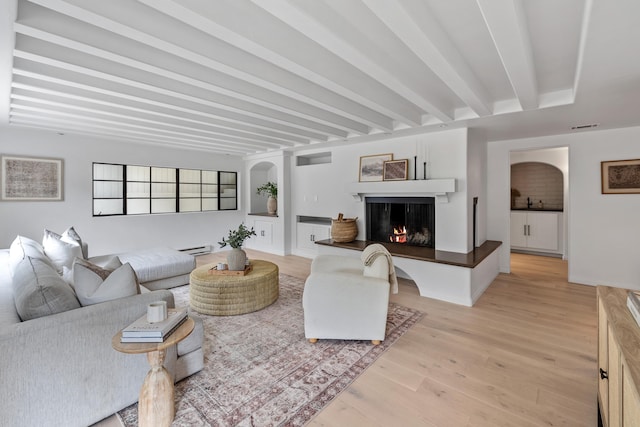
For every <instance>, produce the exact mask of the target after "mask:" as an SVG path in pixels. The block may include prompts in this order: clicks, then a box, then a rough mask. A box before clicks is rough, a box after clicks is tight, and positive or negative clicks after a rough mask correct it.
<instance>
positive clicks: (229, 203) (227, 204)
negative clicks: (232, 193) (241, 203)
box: [220, 198, 236, 210]
mask: <svg viewBox="0 0 640 427" xmlns="http://www.w3.org/2000/svg"><path fill="white" fill-rule="evenodd" d="M235 208H236V199H235V198H233V199H220V210H230V209H235Z"/></svg>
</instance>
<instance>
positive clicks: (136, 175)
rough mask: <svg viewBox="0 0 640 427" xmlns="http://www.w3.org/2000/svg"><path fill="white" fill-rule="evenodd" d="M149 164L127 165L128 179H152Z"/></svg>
mask: <svg viewBox="0 0 640 427" xmlns="http://www.w3.org/2000/svg"><path fill="white" fill-rule="evenodd" d="M149 178H150V168H149V166H127V181H147V182H148V181H150V179H149Z"/></svg>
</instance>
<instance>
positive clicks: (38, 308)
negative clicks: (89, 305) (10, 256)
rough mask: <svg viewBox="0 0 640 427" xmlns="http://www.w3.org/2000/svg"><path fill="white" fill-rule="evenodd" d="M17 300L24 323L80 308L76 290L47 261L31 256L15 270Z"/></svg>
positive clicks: (14, 279) (18, 309)
mask: <svg viewBox="0 0 640 427" xmlns="http://www.w3.org/2000/svg"><path fill="white" fill-rule="evenodd" d="M12 282H13V283H12V284H13V299H14V302H15V304H16V311H17V312H18V315H19V316H20V318H21V319H22V320H23V321H24V320H29V319H35V318H37V317H42V316H48V315H50V314H56V313H62V312H63V311H68V310H72V309H74V308H79V307H80V304H79V303H78V300H77V299H76V296H75V295H74V294H73V289H71V287H70V286H69V285H68V284H67V283H65V282H64V281H63V280H62V278H61V277H60V276H59V275H58V273H57V272H56V270H55V269H54V268H53V267H52V266H51V265H49V264H48V263H47V262H46V261H43V260H41V259H38V258H31V257H30V256H27V257H26V258H25V259H24V260H22V261H21V262H20V263H19V264H18V265H17V266H16V269H15V272H14V276H13V281H12Z"/></svg>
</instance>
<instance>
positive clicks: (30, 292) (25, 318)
mask: <svg viewBox="0 0 640 427" xmlns="http://www.w3.org/2000/svg"><path fill="white" fill-rule="evenodd" d="M68 231H69V229H68V230H67V231H65V233H63V235H64V237H63V235H57V234H55V233H49V234H47V231H45V236H44V237H43V242H42V243H40V242H38V241H35V240H33V239H29V238H26V237H24V236H18V237H16V240H15V241H14V242H13V243H12V245H11V247H10V248H9V249H1V250H0V378H1V379H2V380H1V381H0V407H1V410H0V413H1V414H2V416H1V417H0V426H18V425H19V426H44V425H46V426H67V427H68V426H87V425H90V424H93V423H95V422H97V421H99V420H101V419H103V418H105V417H107V416H109V415H111V414H113V413H115V412H117V411H119V410H120V409H123V408H125V407H127V406H128V405H130V404H132V403H135V402H136V401H137V400H138V394H139V392H140V387H141V385H142V382H143V380H144V377H145V376H146V374H147V372H148V371H149V364H148V362H147V359H146V357H145V355H133V354H123V353H120V352H118V351H115V350H114V349H113V348H112V347H111V338H112V337H113V336H114V335H115V334H116V333H117V332H118V331H119V330H120V329H122V328H123V327H125V326H127V325H128V324H130V323H131V322H133V321H134V320H135V319H137V318H139V317H140V316H142V315H144V314H145V313H146V309H147V305H148V304H149V303H151V302H154V301H159V300H162V301H166V302H167V304H168V306H169V307H174V298H173V294H172V293H171V291H169V290H167V289H165V288H169V287H172V286H178V285H183V284H185V283H188V277H189V273H190V271H191V270H192V269H193V268H194V267H195V259H194V258H193V256H191V255H188V254H183V253H181V252H179V251H175V250H172V249H168V248H157V249H152V250H145V251H135V252H130V253H123V254H118V256H101V257H94V258H87V257H86V244H84V243H83V242H81V241H80V240H79V239H78V240H77V241H76V242H75V243H70V242H72V241H73V240H74V237H73V234H74V233H67V232H68ZM71 231H73V230H72V229H71ZM69 236H71V237H69ZM76 237H78V236H77V235H76ZM49 239H52V240H53V242H54V243H53V244H52V241H51V240H49ZM67 245H69V246H67ZM78 247H80V251H78ZM47 248H49V250H47ZM59 248H63V249H64V250H58V249H59ZM83 248H84V251H83V250H82V249H83ZM71 257H73V261H70V258H71ZM149 288H151V289H155V290H151V289H149ZM195 320H196V329H195V330H194V332H193V333H192V334H191V335H190V336H189V337H188V338H187V339H185V340H184V341H182V342H180V343H179V344H178V345H177V346H174V347H172V348H170V349H169V350H168V351H167V355H166V360H165V366H166V367H167V369H168V370H169V372H170V373H171V375H172V376H173V377H174V379H175V381H179V380H181V379H183V378H185V377H187V376H189V375H191V374H193V373H195V372H198V371H199V370H201V369H202V366H203V362H204V358H203V351H202V343H203V336H204V334H203V330H202V322H201V321H200V319H199V318H197V317H195Z"/></svg>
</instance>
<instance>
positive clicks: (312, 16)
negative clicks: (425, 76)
mask: <svg viewBox="0 0 640 427" xmlns="http://www.w3.org/2000/svg"><path fill="white" fill-rule="evenodd" d="M254 2H255V1H254ZM255 3H256V4H258V5H259V6H260V7H262V8H263V9H265V10H267V11H268V12H269V13H271V14H272V15H274V16H276V17H278V18H279V19H281V20H282V21H283V22H285V23H286V24H287V25H289V26H290V27H292V28H295V29H296V30H297V31H299V32H300V33H302V34H304V35H306V36H307V37H309V38H310V39H312V40H322V46H323V47H325V48H326V49H328V50H329V51H331V52H332V53H334V54H335V55H337V56H339V57H340V58H342V59H343V60H344V61H346V62H348V63H350V64H352V65H354V66H356V67H357V68H358V69H359V70H361V71H362V72H364V73H366V74H368V75H369V76H371V77H372V78H374V79H375V80H377V81H378V82H380V83H381V84H383V85H385V86H386V87H388V88H389V89H391V90H393V91H394V92H396V93H398V94H400V95H401V96H402V97H404V98H406V99H408V100H409V101H411V102H412V103H414V104H415V105H417V106H418V107H420V108H422V109H423V110H425V111H427V112H429V113H430V114H432V115H434V116H435V117H437V118H438V119H440V120H441V121H450V120H452V119H453V117H452V115H450V114H447V113H445V111H444V108H442V107H439V106H436V105H434V104H433V103H432V102H431V101H430V100H429V94H428V93H427V91H426V90H425V87H424V85H423V84H421V83H422V82H419V81H416V80H415V78H414V75H413V73H412V72H411V71H412V70H410V69H409V68H408V67H407V66H406V64H405V66H404V67H402V66H400V67H398V66H396V64H395V63H394V62H393V61H389V58H388V55H387V54H386V52H384V51H383V50H382V49H381V48H380V47H379V46H378V45H377V44H376V43H375V36H378V34H370V36H371V37H367V36H366V35H364V34H362V33H359V32H358V31H357V30H354V27H353V26H350V25H345V22H343V19H345V18H344V16H345V15H346V16H347V17H348V16H358V11H357V10H353V9H356V8H357V7H358V5H359V3H357V2H353V1H350V2H339V3H338V2H336V3H332V5H331V6H332V7H333V8H334V10H336V11H342V12H343V13H342V16H339V15H338V16H337V14H336V13H335V12H334V13H331V9H327V8H326V6H325V5H324V3H322V2H318V1H301V0H294V1H290V0H271V1H268V2H264V1H257V2H255ZM340 18H342V19H340ZM359 19H362V16H360V18H359ZM382 30H384V29H381V31H382Z"/></svg>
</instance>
